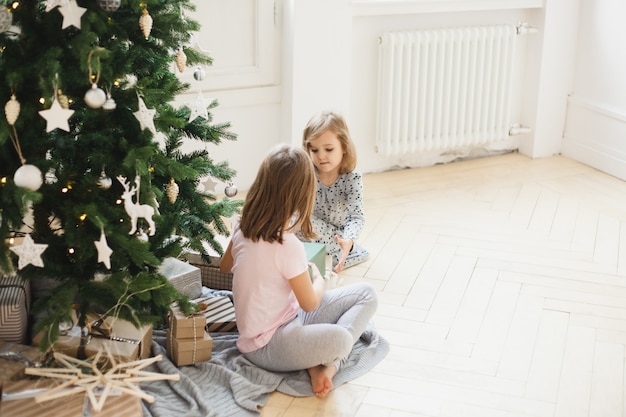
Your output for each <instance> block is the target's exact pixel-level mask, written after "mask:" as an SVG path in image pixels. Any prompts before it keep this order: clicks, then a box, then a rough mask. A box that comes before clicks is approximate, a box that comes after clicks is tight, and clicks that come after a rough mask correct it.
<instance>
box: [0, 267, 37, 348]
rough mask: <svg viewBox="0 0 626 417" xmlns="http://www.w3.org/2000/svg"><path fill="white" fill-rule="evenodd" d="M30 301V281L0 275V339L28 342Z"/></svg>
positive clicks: (15, 276)
mask: <svg viewBox="0 0 626 417" xmlns="http://www.w3.org/2000/svg"><path fill="white" fill-rule="evenodd" d="M30 301H31V300H30V282H29V281H25V280H23V279H22V278H21V277H19V276H17V275H14V276H10V277H6V276H0V340H4V341H6V342H15V343H25V342H26V336H27V333H28V316H29V312H30Z"/></svg>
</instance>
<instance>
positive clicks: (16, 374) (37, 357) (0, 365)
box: [0, 341, 43, 385]
mask: <svg viewBox="0 0 626 417" xmlns="http://www.w3.org/2000/svg"><path fill="white" fill-rule="evenodd" d="M42 359H43V354H42V353H41V352H40V351H39V349H38V348H36V347H34V346H26V345H21V344H17V343H12V342H2V341H0V385H1V383H2V382H5V381H17V380H19V379H22V378H24V369H26V366H27V365H26V364H27V363H28V361H33V362H40V361H41V360H42Z"/></svg>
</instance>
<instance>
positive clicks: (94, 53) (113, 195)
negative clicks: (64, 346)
mask: <svg viewBox="0 0 626 417" xmlns="http://www.w3.org/2000/svg"><path fill="white" fill-rule="evenodd" d="M2 4H3V6H4V7H3V8H2V9H1V10H0V100H2V99H5V100H6V101H5V103H6V105H5V107H4V110H5V117H4V118H2V119H5V120H0V272H1V273H2V274H5V275H8V274H13V273H19V274H20V275H22V276H24V277H25V278H27V279H30V280H31V281H32V280H38V279H46V280H54V281H56V284H57V285H56V286H55V288H54V289H53V290H51V291H50V292H49V294H48V295H47V296H45V297H43V298H41V299H39V300H37V304H36V305H35V311H36V314H37V316H38V317H40V320H39V321H38V323H37V329H36V330H45V331H46V333H47V334H49V335H50V336H51V337H50V338H49V339H48V341H49V342H51V341H54V340H55V339H56V337H57V336H58V328H59V323H62V322H64V321H66V320H67V319H68V318H69V317H70V314H71V312H72V310H73V309H75V310H76V312H77V314H78V315H79V316H80V317H84V316H85V314H86V313H87V312H89V311H93V310H95V311H101V312H108V313H115V314H116V315H117V316H118V317H120V318H124V319H127V320H130V321H132V322H134V323H136V324H146V323H151V322H152V323H156V322H158V321H159V320H161V319H162V318H163V317H165V315H166V313H167V311H168V308H169V305H170V304H171V302H172V301H180V302H181V303H184V302H185V301H186V300H185V299H184V297H182V296H181V294H179V293H178V292H177V291H176V290H175V289H174V288H173V287H172V286H171V285H170V284H169V283H168V281H167V279H166V278H165V277H163V276H162V275H160V274H159V273H158V267H159V265H160V264H161V262H162V260H163V259H164V258H166V257H170V256H179V255H180V254H181V252H182V251H183V250H184V249H185V248H186V247H187V248H191V249H194V250H196V251H199V252H201V253H203V255H204V256H205V257H208V254H206V253H205V248H204V246H203V244H202V242H203V241H205V242H208V243H209V245H210V246H212V247H213V248H214V249H215V250H217V251H218V252H222V251H223V248H222V247H220V245H219V243H218V242H217V241H216V239H215V238H216V236H218V235H227V234H228V229H227V227H226V225H225V224H224V222H223V219H224V218H226V217H229V216H231V215H232V214H234V213H235V212H236V211H237V210H238V208H239V207H240V205H241V201H238V200H232V199H229V198H228V197H226V198H223V199H220V200H219V201H218V199H217V198H216V197H215V196H214V195H212V194H211V192H210V191H203V190H202V189H201V188H202V187H201V183H202V182H203V181H205V180H207V179H209V178H210V179H211V181H213V180H216V181H221V182H224V183H227V182H229V181H230V180H231V178H232V177H233V176H234V171H233V170H232V169H231V168H230V167H229V166H228V163H227V162H215V161H213V160H212V159H211V158H210V156H209V153H208V151H207V150H206V145H203V146H197V147H194V149H199V150H196V151H190V152H183V151H182V147H183V144H184V143H185V142H187V141H198V142H204V143H205V144H207V145H208V144H219V143H220V142H221V141H222V140H233V139H235V134H234V133H232V132H231V131H230V125H229V124H228V123H214V122H213V120H212V116H211V113H210V111H211V109H213V108H214V107H215V106H217V103H216V102H215V101H213V102H210V103H207V101H206V100H203V99H202V97H201V93H199V98H200V100H196V103H195V104H191V105H187V106H181V107H178V108H176V107H174V106H173V105H172V104H171V103H172V101H173V100H174V98H175V97H176V96H177V95H179V94H181V93H183V92H185V91H186V90H187V89H189V88H190V85H189V84H186V83H183V82H182V81H181V79H180V77H179V76H178V75H177V72H181V71H194V69H195V71H201V72H200V73H198V74H195V73H194V76H195V78H196V79H199V78H200V77H203V76H204V72H203V70H202V69H201V68H202V66H203V65H208V64H210V62H211V58H210V57H209V56H207V55H206V54H205V53H203V52H202V51H201V50H198V49H195V47H194V46H193V45H191V42H190V40H191V39H192V37H193V36H194V32H197V31H198V30H199V28H200V26H199V23H198V22H197V21H194V20H193V19H190V18H189V17H188V16H186V14H185V13H186V12H189V11H193V7H194V6H193V4H192V3H191V1H190V0H142V1H138V0H46V1H42V0H16V1H6V0H4V1H2ZM198 103H199V104H198Z"/></svg>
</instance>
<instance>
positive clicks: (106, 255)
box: [93, 231, 113, 269]
mask: <svg viewBox="0 0 626 417" xmlns="http://www.w3.org/2000/svg"><path fill="white" fill-rule="evenodd" d="M93 243H94V244H95V245H96V249H98V262H102V263H103V264H104V266H106V267H107V269H111V254H112V253H113V250H112V249H111V248H110V247H109V244H108V243H107V238H106V236H105V235H104V231H102V232H100V240H96V241H94V242H93Z"/></svg>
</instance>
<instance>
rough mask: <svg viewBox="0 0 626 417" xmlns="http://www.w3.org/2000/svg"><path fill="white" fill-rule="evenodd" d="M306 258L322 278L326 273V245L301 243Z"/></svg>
mask: <svg viewBox="0 0 626 417" xmlns="http://www.w3.org/2000/svg"><path fill="white" fill-rule="evenodd" d="M303 243H304V250H305V251H306V257H307V259H308V260H309V262H312V263H314V264H315V266H317V269H319V270H320V274H322V276H324V274H325V273H326V245H324V244H323V243H315V242H303Z"/></svg>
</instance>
